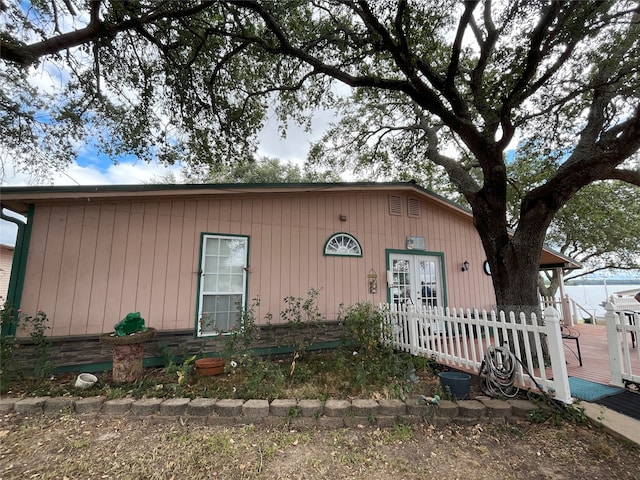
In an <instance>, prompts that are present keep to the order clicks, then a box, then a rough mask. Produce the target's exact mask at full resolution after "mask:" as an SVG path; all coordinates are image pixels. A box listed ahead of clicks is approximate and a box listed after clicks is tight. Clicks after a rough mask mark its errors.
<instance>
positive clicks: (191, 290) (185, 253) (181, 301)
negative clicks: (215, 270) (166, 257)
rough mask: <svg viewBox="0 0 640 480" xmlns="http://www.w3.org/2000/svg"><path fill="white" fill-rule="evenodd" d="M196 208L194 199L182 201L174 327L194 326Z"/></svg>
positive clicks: (196, 279) (197, 235)
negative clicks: (180, 241) (180, 243)
mask: <svg viewBox="0 0 640 480" xmlns="http://www.w3.org/2000/svg"><path fill="white" fill-rule="evenodd" d="M196 209H197V204H196V202H194V201H186V202H185V203H184V213H183V218H182V231H181V238H182V249H181V250H180V255H179V257H180V271H179V277H178V291H177V302H178V304H177V308H178V310H177V318H176V328H178V329H180V328H194V325H195V316H196V307H197V304H196V289H197V285H198V277H199V276H198V270H199V268H200V265H199V264H198V258H199V253H198V249H199V248H200V232H199V231H198V230H197V229H196Z"/></svg>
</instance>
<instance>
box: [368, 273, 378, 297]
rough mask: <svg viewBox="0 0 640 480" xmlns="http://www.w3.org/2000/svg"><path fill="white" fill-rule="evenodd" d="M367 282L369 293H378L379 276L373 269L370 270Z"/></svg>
mask: <svg viewBox="0 0 640 480" xmlns="http://www.w3.org/2000/svg"><path fill="white" fill-rule="evenodd" d="M367 281H368V284H369V293H378V274H377V273H376V271H375V270H374V269H373V268H372V269H371V270H369V274H368V275H367Z"/></svg>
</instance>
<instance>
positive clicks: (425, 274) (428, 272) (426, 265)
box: [418, 260, 439, 307]
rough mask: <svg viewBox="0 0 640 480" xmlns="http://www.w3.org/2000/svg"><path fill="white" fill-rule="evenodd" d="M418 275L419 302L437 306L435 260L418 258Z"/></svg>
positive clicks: (436, 270)
mask: <svg viewBox="0 0 640 480" xmlns="http://www.w3.org/2000/svg"><path fill="white" fill-rule="evenodd" d="M418 276H419V278H420V287H421V288H420V290H419V295H420V302H419V303H420V304H421V305H425V306H428V307H437V306H439V302H438V269H437V262H436V261H435V260H420V261H419V262H418Z"/></svg>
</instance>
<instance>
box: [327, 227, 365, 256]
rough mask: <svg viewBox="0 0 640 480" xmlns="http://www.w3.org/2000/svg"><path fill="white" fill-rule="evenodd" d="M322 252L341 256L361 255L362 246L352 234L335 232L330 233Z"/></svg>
mask: <svg viewBox="0 0 640 480" xmlns="http://www.w3.org/2000/svg"><path fill="white" fill-rule="evenodd" d="M324 254H325V255H329V256H341V257H361V256H362V247H361V246H360V243H359V242H358V240H357V239H356V237H354V236H353V235H350V234H348V233H343V232H340V233H336V234H334V235H331V236H330V237H329V239H328V240H327V241H326V243H325V244H324Z"/></svg>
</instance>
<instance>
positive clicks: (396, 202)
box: [389, 195, 402, 215]
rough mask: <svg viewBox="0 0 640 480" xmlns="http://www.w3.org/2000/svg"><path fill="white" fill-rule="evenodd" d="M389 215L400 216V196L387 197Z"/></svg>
mask: <svg viewBox="0 0 640 480" xmlns="http://www.w3.org/2000/svg"><path fill="white" fill-rule="evenodd" d="M389 213H390V214H391V215H402V197H401V196H400V195H389Z"/></svg>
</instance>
